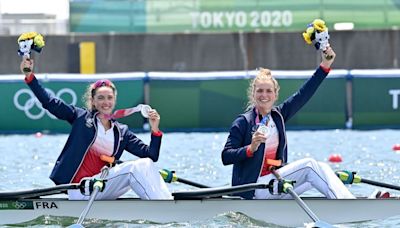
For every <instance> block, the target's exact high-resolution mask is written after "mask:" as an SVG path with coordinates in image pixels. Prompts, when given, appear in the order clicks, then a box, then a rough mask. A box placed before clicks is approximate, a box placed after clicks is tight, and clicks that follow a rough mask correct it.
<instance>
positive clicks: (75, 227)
mask: <svg viewBox="0 0 400 228" xmlns="http://www.w3.org/2000/svg"><path fill="white" fill-rule="evenodd" d="M100 158H101V157H100ZM101 159H102V160H103V158H101ZM109 164H110V163H109ZM110 166H111V165H110ZM108 171H109V167H108V165H106V166H104V167H103V168H102V169H101V174H100V179H99V180H97V181H95V183H94V184H93V192H92V194H91V195H90V198H89V202H88V204H87V206H86V207H85V209H84V210H83V211H82V213H81V215H80V216H79V219H78V221H77V222H76V223H75V224H73V225H71V226H69V227H71V228H78V227H83V226H82V223H83V220H85V218H86V215H87V214H88V213H89V210H90V208H91V207H92V205H93V202H94V200H95V198H96V195H97V193H98V192H99V191H100V190H101V189H102V188H103V187H104V182H103V181H104V179H105V178H106V177H107V175H108Z"/></svg>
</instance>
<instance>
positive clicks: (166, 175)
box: [101, 155, 210, 188]
mask: <svg viewBox="0 0 400 228" xmlns="http://www.w3.org/2000/svg"><path fill="white" fill-rule="evenodd" d="M101 160H103V161H106V162H108V163H110V164H121V163H123V161H121V160H116V159H115V157H109V156H105V155H102V156H101ZM159 172H160V175H161V176H162V178H163V179H164V181H165V182H166V183H172V182H180V183H183V184H187V185H190V186H193V187H198V188H210V186H207V185H204V184H200V183H197V182H194V181H191V180H187V179H184V178H181V177H178V176H177V175H176V173H175V172H174V171H170V170H168V169H161V170H160V171H159Z"/></svg>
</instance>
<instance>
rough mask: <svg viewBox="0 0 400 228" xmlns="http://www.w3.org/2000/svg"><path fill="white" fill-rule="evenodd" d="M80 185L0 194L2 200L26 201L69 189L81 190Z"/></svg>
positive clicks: (63, 185)
mask: <svg viewBox="0 0 400 228" xmlns="http://www.w3.org/2000/svg"><path fill="white" fill-rule="evenodd" d="M79 186H80V185H79V184H61V185H57V186H54V187H47V188H39V189H29V190H20V191H12V192H0V199H26V198H35V197H40V196H47V195H54V194H60V193H65V192H66V191H67V190H69V189H79Z"/></svg>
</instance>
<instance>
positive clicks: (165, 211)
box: [0, 197, 400, 226]
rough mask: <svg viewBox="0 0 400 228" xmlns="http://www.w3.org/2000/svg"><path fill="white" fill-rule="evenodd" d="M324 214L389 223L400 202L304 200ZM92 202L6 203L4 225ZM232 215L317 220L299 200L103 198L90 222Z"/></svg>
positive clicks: (74, 213) (72, 213) (70, 211)
mask: <svg viewBox="0 0 400 228" xmlns="http://www.w3.org/2000/svg"><path fill="white" fill-rule="evenodd" d="M303 199H304V201H305V203H306V204H307V205H308V206H309V207H310V208H311V209H312V210H313V211H316V212H318V216H319V217H320V218H321V219H322V220H324V221H327V222H329V223H331V224H340V223H349V222H362V221H368V220H375V219H385V218H388V217H391V216H396V215H400V200H399V199H398V198H387V199H367V198H358V199H335V200H333V199H326V198H318V197H304V198H303ZM86 205H87V201H71V200H68V199H66V198H54V197H43V198H37V199H19V200H15V199H14V200H13V199H1V200H0V224H1V225H6V224H18V223H21V222H26V221H30V220H33V219H35V218H37V217H39V216H43V215H50V216H68V217H76V218H77V217H79V215H80V213H81V211H82V210H83V209H84V208H85V206H86ZM227 212H240V213H243V214H245V215H247V216H250V217H252V218H254V219H257V220H260V221H264V222H267V223H273V224H277V225H282V226H303V225H304V223H307V222H312V220H311V219H310V218H309V217H308V216H307V215H306V214H305V213H304V211H303V210H302V209H301V208H300V207H299V206H298V205H297V203H296V202H295V201H294V200H290V199H288V200H282V199H280V200H243V199H238V198H231V197H222V198H208V199H188V200H184V199H183V200H140V199H136V198H121V199H117V200H98V201H95V202H94V203H93V205H92V208H91V210H90V212H89V213H88V215H87V218H93V219H105V220H112V221H135V220H147V221H152V222H157V223H169V222H184V221H198V220H206V219H210V218H212V217H215V216H217V215H221V214H224V213H227Z"/></svg>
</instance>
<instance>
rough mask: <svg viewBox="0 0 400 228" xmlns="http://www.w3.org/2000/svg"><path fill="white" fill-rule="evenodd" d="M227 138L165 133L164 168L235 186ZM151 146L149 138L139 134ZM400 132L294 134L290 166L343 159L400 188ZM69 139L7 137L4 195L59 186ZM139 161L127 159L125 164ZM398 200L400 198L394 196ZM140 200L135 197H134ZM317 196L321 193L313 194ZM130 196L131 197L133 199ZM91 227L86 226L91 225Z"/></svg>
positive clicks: (239, 223)
mask: <svg viewBox="0 0 400 228" xmlns="http://www.w3.org/2000/svg"><path fill="white" fill-rule="evenodd" d="M227 135H228V134H227V133H225V132H223V133H165V134H164V137H163V143H162V146H161V155H160V160H159V161H158V163H157V166H158V167H159V168H167V169H170V170H175V171H176V173H177V175H178V176H180V177H182V178H185V179H189V180H192V181H195V182H200V183H203V184H206V185H210V186H222V185H228V184H230V179H231V169H232V167H231V166H223V165H222V162H221V150H222V148H223V146H224V143H225V140H226V137H227ZM138 136H139V138H141V139H143V140H144V141H145V142H148V141H149V139H150V136H149V134H148V133H147V134H146V133H143V134H142V133H141V134H138ZM399 136H400V131H399V130H375V131H350V130H326V131H288V134H287V137H288V140H289V144H288V146H289V161H293V160H297V159H300V158H304V157H312V158H315V159H316V160H319V161H326V162H328V158H329V156H330V155H332V154H341V156H342V158H343V162H341V163H329V164H330V165H331V167H332V168H333V169H334V170H341V169H346V170H351V171H357V172H358V173H359V174H360V175H361V176H362V177H364V178H366V179H371V180H378V181H382V182H387V183H391V184H394V185H400V170H399V165H398V164H399V160H400V153H396V152H394V151H393V150H392V147H393V145H395V144H399V143H400V137H399ZM66 139H67V135H64V134H62V135H43V136H41V137H36V135H1V136H0V152H1V159H0V178H1V180H2V181H1V182H0V191H10V190H17V189H19V190H20V189H29V188H38V187H48V186H53V185H54V184H53V183H52V182H51V181H50V180H49V178H48V176H49V173H50V171H51V169H52V167H53V165H54V162H55V160H56V158H57V156H58V154H59V152H60V151H61V149H62V146H63V145H64V143H65V141H66ZM132 159H136V158H135V157H134V156H133V155H130V154H129V153H125V154H124V156H123V157H122V160H132ZM168 186H169V188H170V190H171V191H176V190H184V189H185V190H187V189H193V187H190V186H187V185H183V184H175V183H174V184H169V185H168ZM373 190H375V187H373V186H370V185H366V184H358V185H352V186H351V187H350V191H351V192H352V193H353V194H355V195H357V196H367V195H369V194H370V193H371V192H373ZM391 193H392V195H393V194H396V195H398V194H399V193H398V192H395V191H391ZM130 194H131V195H132V196H134V194H133V193H130ZM306 194H307V195H313V194H315V192H312V191H311V192H308V193H306ZM128 195H129V194H128ZM86 222H87V221H85V224H87V223H86ZM71 223H73V219H71V218H57V217H40V218H38V219H36V220H34V221H30V222H29V223H26V224H24V226H29V227H41V226H42V225H43V224H47V226H49V227H63V226H68V225H70V224H71ZM99 226H108V227H276V226H274V225H272V224H266V223H263V222H260V221H257V220H254V219H252V218H249V217H247V216H245V215H242V214H239V213H226V214H222V215H217V216H215V217H214V218H210V219H209V220H205V221H188V222H187V223H169V224H154V223H151V222H148V221H135V222H126V223H124V222H115V221H101V220H90V223H89V224H88V226H87V227H99ZM341 227H400V216H399V217H392V218H389V219H385V220H379V221H370V222H364V223H354V224H344V225H343V226H341Z"/></svg>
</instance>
